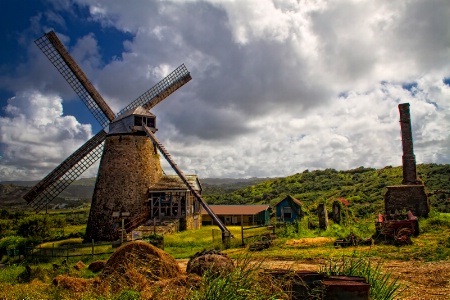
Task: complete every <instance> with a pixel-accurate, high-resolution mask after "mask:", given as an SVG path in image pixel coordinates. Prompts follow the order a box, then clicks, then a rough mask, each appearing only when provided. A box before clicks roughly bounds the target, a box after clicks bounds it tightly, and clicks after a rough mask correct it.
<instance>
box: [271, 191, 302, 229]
mask: <svg viewBox="0 0 450 300" xmlns="http://www.w3.org/2000/svg"><path fill="white" fill-rule="evenodd" d="M275 210H276V218H277V221H278V222H294V221H296V220H301V219H302V218H303V211H302V203H301V202H300V201H299V200H297V199H295V198H294V197H292V196H291V195H288V196H286V198H284V199H283V200H281V201H280V202H278V203H277V204H275Z"/></svg>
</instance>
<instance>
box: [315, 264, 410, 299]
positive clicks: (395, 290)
mask: <svg viewBox="0 0 450 300" xmlns="http://www.w3.org/2000/svg"><path fill="white" fill-rule="evenodd" d="M382 267H383V263H382V262H381V261H378V262H374V261H372V260H370V259H367V258H363V257H354V256H352V257H343V258H341V259H340V260H337V261H335V260H329V261H328V262H327V264H325V265H324V266H321V267H320V271H319V272H320V273H323V274H325V275H327V276H333V275H345V276H358V277H364V278H365V279H366V282H367V283H368V284H370V299H372V300H390V299H398V297H399V296H400V295H401V294H402V293H403V292H404V291H405V289H406V287H405V286H404V285H402V284H400V283H399V282H398V278H392V274H391V273H389V272H383V270H382Z"/></svg>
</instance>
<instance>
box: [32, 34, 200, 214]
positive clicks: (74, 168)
mask: <svg viewBox="0 0 450 300" xmlns="http://www.w3.org/2000/svg"><path fill="white" fill-rule="evenodd" d="M35 43H36V45H37V46H38V47H39V48H40V49H41V51H42V52H43V53H44V54H45V55H46V56H47V58H48V59H49V60H50V61H51V62H52V64H53V65H54V66H55V67H56V69H57V70H58V71H59V72H60V73H61V75H62V76H63V77H64V79H66V81H67V82H68V83H69V84H70V86H71V87H72V89H73V90H74V91H75V92H76V94H77V95H78V96H79V97H80V98H81V100H82V101H83V103H84V104H85V105H86V106H87V108H88V109H89V110H90V111H91V113H92V114H93V115H94V117H95V118H96V120H97V121H98V122H99V123H100V125H101V126H102V127H103V128H106V127H107V126H108V125H109V123H110V122H111V121H113V120H114V119H115V118H116V116H115V114H114V112H113V111H112V110H111V108H110V107H109V106H108V104H107V103H106V102H105V100H104V99H103V98H102V97H101V95H100V94H99V93H98V91H97V90H96V89H95V87H94V86H93V85H92V83H91V82H90V81H89V80H88V79H87V77H86V75H85V74H84V72H83V71H82V70H81V68H80V67H79V66H78V64H77V63H76V62H75V60H74V59H73V58H72V56H70V54H69V53H68V52H67V50H66V49H65V48H64V46H63V44H62V43H61V41H60V40H59V39H58V37H57V36H56V34H55V33H54V32H53V31H51V32H49V33H47V34H45V35H44V36H42V37H40V38H39V39H37V40H36V41H35ZM191 79H192V78H191V76H190V74H189V72H188V70H187V69H186V67H185V66H184V65H181V66H179V67H178V68H177V69H175V70H174V71H173V72H172V73H170V74H169V75H168V76H167V77H166V78H164V79H163V80H161V81H160V82H159V83H157V84H156V85H155V86H154V87H152V88H151V89H150V90H148V91H147V92H145V93H144V94H143V95H142V96H140V97H139V98H138V99H136V100H135V101H134V102H133V103H131V104H130V105H128V106H127V107H126V108H125V109H124V110H122V111H121V112H120V113H119V114H118V115H120V114H121V113H122V112H124V111H126V110H129V109H131V108H135V107H137V106H143V107H144V108H146V109H147V110H149V109H150V108H151V107H154V106H155V105H156V104H158V103H159V102H161V101H162V100H164V99H165V98H166V97H168V96H169V95H170V94H172V93H173V92H174V91H176V90H177V89H178V88H180V87H181V86H183V85H184V84H186V83H187V82H188V81H189V80H191ZM105 138H106V132H105V131H104V130H101V131H100V132H99V133H98V134H97V135H95V136H94V137H93V138H91V139H90V140H89V141H87V142H86V143H85V144H84V145H83V146H81V147H80V148H79V149H78V150H77V151H75V152H74V153H73V154H72V155H71V156H69V157H68V158H67V159H66V160H64V161H63V162H62V163H61V164H60V165H59V166H58V167H56V168H55V169H54V170H53V171H52V172H51V173H50V174H49V175H47V176H46V177H45V178H44V179H43V180H41V181H40V182H39V183H38V184H37V185H36V186H34V187H33V188H32V189H31V190H30V191H29V192H28V193H27V194H26V195H25V196H24V197H23V198H24V199H25V200H26V201H27V202H28V204H29V205H31V206H32V207H33V209H34V210H36V211H39V210H42V209H43V208H45V207H46V206H47V204H48V203H49V202H51V201H52V200H53V199H55V198H56V197H57V196H58V195H59V194H60V193H61V192H62V191H63V190H64V189H65V188H67V187H68V186H69V185H70V184H71V183H72V182H73V181H74V180H75V179H76V178H78V177H79V176H80V175H81V174H82V173H83V172H84V171H86V170H87V169H88V168H89V167H90V166H91V165H93V164H94V163H95V162H96V161H97V160H98V159H99V158H100V157H101V155H102V151H103V142H104V140H105Z"/></svg>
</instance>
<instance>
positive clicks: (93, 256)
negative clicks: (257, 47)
mask: <svg viewBox="0 0 450 300" xmlns="http://www.w3.org/2000/svg"><path fill="white" fill-rule="evenodd" d="M92 258H94V239H92Z"/></svg>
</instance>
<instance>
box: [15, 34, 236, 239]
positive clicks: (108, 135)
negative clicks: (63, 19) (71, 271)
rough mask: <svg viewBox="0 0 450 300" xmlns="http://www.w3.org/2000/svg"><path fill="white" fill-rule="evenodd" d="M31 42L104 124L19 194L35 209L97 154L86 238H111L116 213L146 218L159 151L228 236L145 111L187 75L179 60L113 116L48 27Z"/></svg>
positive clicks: (157, 173) (158, 172) (158, 173)
mask: <svg viewBox="0 0 450 300" xmlns="http://www.w3.org/2000/svg"><path fill="white" fill-rule="evenodd" d="M35 43H36V45H37V46H38V47H39V48H40V49H41V51H42V52H43V53H44V54H45V55H46V56H47V58H48V59H49V60H50V61H51V62H52V64H53V65H54V66H55V67H56V69H57V70H58V71H59V72H60V73H61V75H62V76H63V77H64V79H65V80H66V81H67V82H68V83H69V84H70V86H71V87H72V89H73V90H74V91H75V93H76V94H77V95H78V96H79V97H80V99H81V100H82V101H83V103H84V104H85V105H86V106H87V108H88V109H89V110H90V111H91V113H92V114H93V115H94V117H95V119H96V120H97V121H98V122H99V123H100V125H101V126H102V128H103V129H102V130H100V132H99V133H97V134H96V135H95V136H93V137H92V138H91V139H90V140H88V141H87V142H86V143H85V144H84V145H82V146H81V147H80V148H79V149H78V150H76V151H75V152H74V153H73V154H72V155H70V156H69V157H68V158H67V159H65V160H64V161H63V162H62V163H61V164H60V165H59V166H57V167H56V168H55V169H54V170H53V171H52V172H50V174H48V175H47V176H46V177H45V178H44V179H42V180H41V181H40V182H39V183H38V184H36V185H35V186H34V187H33V188H32V189H31V190H30V191H29V192H28V193H27V194H25V195H24V197H23V198H24V199H25V200H26V201H27V202H28V204H29V205H30V206H31V207H32V208H33V209H34V210H35V211H36V212H39V211H41V210H42V209H44V208H46V207H47V205H48V203H50V202H51V201H52V200H54V199H55V198H56V197H57V196H58V195H59V194H60V193H61V192H62V191H63V190H64V189H65V188H67V187H68V186H69V185H70V184H71V183H72V182H73V181H74V180H75V179H77V178H78V177H79V176H80V175H81V174H82V173H83V172H84V171H86V170H87V169H88V168H89V167H90V166H92V165H93V164H94V163H95V162H96V161H97V160H98V159H99V158H100V157H101V161H100V166H99V171H98V175H97V180H96V184H95V188H94V195H93V199H92V204H91V210H90V213H89V220H88V224H87V228H86V239H88V240H90V239H91V238H92V239H95V240H112V239H114V238H115V233H116V232H117V231H116V230H115V228H114V221H113V219H114V217H117V214H120V215H122V216H124V215H127V216H129V217H130V218H133V217H134V218H135V219H136V218H138V217H144V218H142V219H145V216H146V215H147V212H148V210H147V209H146V204H147V203H146V202H147V201H148V199H147V198H146V193H147V189H148V186H149V185H151V184H154V183H155V182H157V181H158V180H159V179H160V177H161V176H162V169H161V165H160V161H159V156H158V151H157V150H159V152H160V153H161V154H162V155H163V156H164V158H165V159H166V160H167V161H168V163H169V165H170V166H171V167H172V168H173V169H174V171H175V172H176V173H177V175H178V176H179V179H181V181H182V182H183V183H184V184H185V185H186V187H187V189H188V190H189V191H190V192H191V193H192V195H193V197H194V198H195V199H196V201H198V202H199V203H200V205H201V206H203V207H204V208H205V210H206V211H207V212H208V214H209V215H211V217H212V218H213V220H214V221H215V222H216V224H217V225H218V226H219V228H220V229H221V230H222V238H223V239H224V240H227V239H228V238H229V237H230V232H229V231H228V229H227V228H226V227H225V225H224V224H223V223H222V221H221V220H220V219H219V218H218V217H217V216H216V215H215V214H214V212H213V211H212V210H211V209H210V208H209V206H208V205H207V203H206V201H205V200H204V199H203V198H202V196H201V195H200V193H199V192H198V191H197V190H196V189H195V187H194V186H193V185H192V184H191V182H189V180H188V179H187V177H186V176H185V175H184V174H183V172H182V171H181V170H180V169H179V168H178V166H177V165H176V164H175V162H174V161H173V159H172V158H171V156H170V154H169V153H168V152H167V150H166V149H165V148H164V146H163V145H162V144H161V143H160V142H159V141H158V139H157V138H156V136H155V134H154V133H155V132H156V131H157V129H156V117H155V115H153V114H152V113H150V112H149V110H150V109H151V108H153V107H155V105H157V104H158V103H160V102H161V101H163V100H164V99H165V98H167V97H168V96H169V95H170V94H172V93H173V92H175V91H176V90H177V89H178V88H180V87H181V86H183V85H184V84H186V83H187V82H189V81H190V80H191V79H192V78H191V75H190V73H189V72H188V70H187V69H186V67H185V66H184V64H183V65H181V66H179V67H178V68H176V69H175V70H174V71H173V72H172V73H170V74H169V75H168V76H167V77H166V78H164V79H163V80H161V81H160V82H159V83H157V84H156V85H155V86H153V87H152V88H150V89H149V90H148V91H146V92H145V93H144V94H142V95H141V96H140V97H138V98H137V99H136V100H135V101H133V102H132V103H130V104H129V105H128V106H126V107H125V108H124V109H122V110H121V111H120V112H118V113H117V115H116V114H114V112H113V111H112V110H111V108H110V107H109V106H108V104H107V103H106V101H105V100H104V99H103V98H102V96H101V95H100V94H99V93H98V91H97V90H96V89H95V87H94V86H93V85H92V83H91V82H90V81H89V80H88V78H87V77H86V75H85V74H84V73H83V71H82V70H81V68H80V67H79V66H78V64H77V63H76V62H75V60H74V59H73V58H72V57H71V56H70V54H69V53H68V52H67V50H66V49H65V48H64V46H63V44H62V43H61V41H60V40H59V39H58V37H57V36H56V34H55V33H54V32H53V31H51V32H49V33H46V34H45V35H43V36H42V37H40V38H39V39H37V40H36V41H35Z"/></svg>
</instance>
